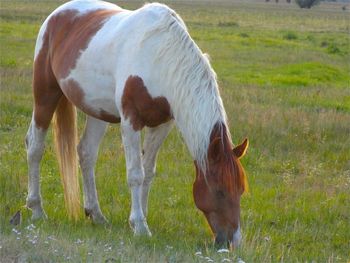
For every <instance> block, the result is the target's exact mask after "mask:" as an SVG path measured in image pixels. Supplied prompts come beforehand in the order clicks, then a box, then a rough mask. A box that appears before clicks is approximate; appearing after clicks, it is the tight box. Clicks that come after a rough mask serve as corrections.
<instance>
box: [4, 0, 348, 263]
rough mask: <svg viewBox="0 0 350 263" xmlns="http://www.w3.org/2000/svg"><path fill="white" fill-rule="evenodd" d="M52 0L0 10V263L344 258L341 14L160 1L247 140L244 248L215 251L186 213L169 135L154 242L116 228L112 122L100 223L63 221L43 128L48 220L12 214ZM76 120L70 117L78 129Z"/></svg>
mask: <svg viewBox="0 0 350 263" xmlns="http://www.w3.org/2000/svg"><path fill="white" fill-rule="evenodd" d="M62 2H63V1H35V2H34V1H18V0H15V1H1V9H0V12H1V13H0V14H1V20H0V73H1V75H0V76H1V86H0V92H1V93H0V145H1V146H0V167H1V169H0V262H209V258H210V259H212V260H214V261H215V262H225V260H224V259H226V261H227V262H229V260H230V261H231V262H237V261H238V259H239V258H241V259H242V260H243V261H245V262H247V263H248V262H349V260H350V194H349V192H350V191H349V189H350V151H349V148H350V136H349V135H350V75H349V73H350V64H349V63H350V62H349V61H350V37H349V31H350V25H349V12H348V11H342V10H341V6H342V5H337V4H332V5H331V4H328V5H327V4H321V5H319V6H317V7H315V8H313V9H311V10H300V9H298V8H297V7H296V6H294V5H287V4H284V3H280V4H278V5H277V4H275V3H272V2H271V3H263V1H261V3H254V2H253V1H248V2H203V1H196V2H192V1H191V2H188V1H183V2H177V1H175V2H174V1H172V2H169V4H170V5H171V6H172V7H173V8H175V9H176V10H177V12H178V13H179V14H180V15H181V16H182V17H183V18H184V20H185V22H186V23H187V25H188V27H189V31H190V33H191V35H192V37H193V38H194V40H195V41H196V42H197V43H198V45H199V46H200V47H201V49H202V50H203V51H204V52H208V53H209V54H210V56H211V61H212V65H213V67H214V69H215V71H216V72H217V74H218V79H219V83H220V89H221V94H222V97H223V100H224V104H225V108H226V111H227V114H228V116H229V121H230V130H231V132H232V135H233V140H234V142H235V143H238V142H240V141H241V140H242V139H243V138H244V137H245V136H247V137H249V139H250V142H251V143H250V148H249V151H248V154H247V155H246V157H245V158H244V160H243V163H244V165H245V167H246V171H247V173H248V179H249V182H250V189H251V191H250V193H249V194H246V195H245V196H244V197H243V199H242V203H241V205H242V230H243V243H242V246H241V247H240V248H239V249H238V250H236V251H234V252H230V253H224V254H220V253H217V252H216V251H215V250H214V249H213V247H212V240H211V234H210V231H209V228H208V226H207V224H206V221H205V219H204V217H203V215H202V214H201V213H200V212H199V211H198V210H197V209H196V208H195V205H194V202H193V199H192V182H193V181H194V167H193V161H192V160H191V158H190V156H189V153H188V151H187V149H186V146H185V145H184V143H183V141H182V139H181V137H180V135H179V133H178V132H177V131H176V130H174V131H173V132H172V133H171V134H170V136H169V137H168V139H167V140H166V142H165V143H164V145H163V147H162V149H161V153H160V155H159V161H158V170H157V171H158V172H157V177H156V179H155V181H154V184H153V188H152V191H151V196H150V213H149V218H148V223H149V226H150V228H151V231H152V232H153V237H152V238H134V237H133V236H132V233H131V230H130V229H129V227H128V214H129V209H130V208H129V206H130V195H129V191H128V188H127V184H126V175H125V162H124V155H123V149H122V144H121V136H120V132H119V127H118V125H113V126H110V128H109V129H108V132H107V134H106V137H105V139H104V140H103V143H102V145H101V148H100V155H99V159H98V164H97V168H96V169H97V171H96V173H97V179H96V180H97V189H98V193H99V197H100V203H101V208H102V211H103V212H104V214H105V215H106V217H107V218H108V219H109V221H110V225H109V226H107V227H98V226H93V225H92V224H91V223H90V222H89V221H88V220H87V219H83V218H82V219H81V220H80V221H78V222H77V223H73V222H70V221H69V220H68V219H67V216H66V212H65V209H64V203H63V191H62V187H61V183H60V177H59V175H58V165H57V162H56V158H55V154H54V150H53V144H52V136H51V133H50V134H49V136H48V139H47V144H46V153H45V155H44V158H43V162H42V177H41V185H42V196H43V200H44V208H45V209H46V212H47V214H48V216H49V219H48V220H47V221H45V222H31V221H30V220H29V217H30V213H29V211H26V210H25V209H24V208H22V207H23V205H24V204H25V198H26V189H27V186H26V184H27V175H26V174H27V167H26V153H25V147H24V137H25V134H26V131H27V128H28V125H29V122H30V119H31V110H32V96H31V75H32V58H33V52H34V44H35V39H36V34H37V32H38V29H39V27H40V25H41V23H42V21H43V20H44V19H45V17H46V16H47V15H48V14H49V13H50V12H51V11H52V10H53V9H54V8H55V7H57V6H58V5H59V4H61V3H62ZM119 3H120V5H121V6H123V7H125V8H130V9H135V8H137V7H138V6H140V5H141V3H139V2H133V1H132V2H130V1H127V2H125V1H124V2H119ZM83 124H84V116H83V115H79V127H80V133H81V129H82V127H83ZM19 209H22V211H23V220H22V224H21V226H19V227H16V228H13V226H11V225H10V224H9V219H10V218H11V216H12V215H13V214H14V213H15V212H16V211H17V210H19ZM32 223H33V224H32ZM196 252H201V254H200V253H197V255H195V253H196ZM206 257H208V258H206Z"/></svg>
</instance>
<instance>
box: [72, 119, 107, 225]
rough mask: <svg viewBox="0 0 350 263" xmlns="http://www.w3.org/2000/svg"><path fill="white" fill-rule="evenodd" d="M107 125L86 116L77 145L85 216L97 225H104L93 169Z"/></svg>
mask: <svg viewBox="0 0 350 263" xmlns="http://www.w3.org/2000/svg"><path fill="white" fill-rule="evenodd" d="M106 127H107V123H106V122H104V121H101V120H98V119H95V118H93V117H90V116H88V117H87V121H86V127H85V132H84V135H83V137H82V138H81V140H80V143H79V145H78V154H79V161H80V167H81V171H82V174H83V183H84V208H85V214H86V216H89V217H91V219H92V221H93V222H94V223H97V224H102V223H106V222H107V220H106V218H105V217H104V216H103V214H102V212H101V209H100V205H99V202H98V198H97V191H96V185H95V175H94V168H95V164H96V159H97V154H98V148H99V145H100V142H101V139H102V137H103V135H104V134H105V131H106Z"/></svg>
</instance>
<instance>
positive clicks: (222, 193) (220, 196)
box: [216, 190, 225, 199]
mask: <svg viewBox="0 0 350 263" xmlns="http://www.w3.org/2000/svg"><path fill="white" fill-rule="evenodd" d="M216 196H217V197H218V198H220V199H223V198H225V193H224V192H223V191H221V190H218V191H216Z"/></svg>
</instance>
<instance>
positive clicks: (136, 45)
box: [26, 0, 248, 245]
mask: <svg viewBox="0 0 350 263" xmlns="http://www.w3.org/2000/svg"><path fill="white" fill-rule="evenodd" d="M33 93H34V110H33V117H32V121H31V124H30V127H29V130H28V133H27V136H26V147H27V157H28V167H29V172H28V173H29V179H28V181H29V182H28V197H27V207H28V208H30V209H31V210H32V218H33V219H36V218H42V217H46V214H45V212H44V210H43V207H42V201H41V195H40V184H39V164H40V161H41V158H42V155H43V151H44V139H45V135H46V133H47V129H48V127H49V124H50V122H51V120H52V118H53V126H54V128H53V130H54V133H55V141H56V149H57V155H58V161H59V164H60V172H61V177H62V183H63V187H64V194H65V195H64V196H65V203H66V208H67V211H68V214H69V215H70V217H71V218H74V219H78V217H79V211H80V200H79V199H80V198H79V182H78V176H77V154H76V146H77V152H78V155H79V162H80V167H81V171H82V177H83V190H84V208H85V214H86V215H87V216H89V217H90V218H91V219H92V221H93V222H95V223H104V222H106V219H105V217H104V216H103V214H102V212H101V210H100V206H99V202H98V197H97V192H96V185H95V178H94V167H95V163H96V159H97V152H98V147H99V143H100V141H101V139H102V137H103V135H104V133H105V130H106V127H107V125H108V123H120V125H121V131H122V141H123V145H124V150H125V159H126V168H127V182H128V186H129V187H130V191H131V213H130V218H129V221H130V225H131V227H132V229H133V231H134V233H135V235H140V234H146V235H151V232H150V231H149V228H148V225H147V222H146V215H147V200H148V193H149V189H150V185H151V182H152V178H153V177H154V175H155V167H156V156H157V152H158V149H159V147H160V145H161V144H162V142H163V140H164V139H165V138H166V136H167V135H168V133H169V131H170V130H171V128H172V127H173V124H175V125H176V127H177V128H178V129H179V130H180V132H181V134H182V136H183V138H184V141H185V143H186V144H187V147H188V149H189V151H190V153H191V155H192V157H193V159H194V164H195V169H196V179H195V182H194V185H193V195H194V201H195V204H196V206H197V207H198V208H199V209H200V210H201V211H202V212H203V213H204V215H205V217H206V218H207V221H208V223H209V225H210V227H211V229H212V231H213V233H214V235H215V240H216V243H217V244H219V245H220V244H227V243H228V242H230V243H232V244H233V245H237V244H238V242H239V240H240V238H241V233H240V197H241V195H242V193H243V192H244V191H245V190H247V182H246V177H245V173H244V170H243V167H242V165H241V163H240V160H239V159H240V158H241V157H242V156H243V155H244V153H245V151H246V149H247V146H248V141H247V140H245V141H244V142H243V143H242V144H240V145H238V146H237V147H235V148H233V145H232V142H231V136H230V133H229V130H228V125H227V118H226V114H225V110H224V107H223V103H222V100H221V97H220V94H219V90H218V84H217V80H216V74H215V72H214V71H213V69H212V68H211V66H210V63H209V61H208V59H207V57H206V56H205V55H204V54H203V53H202V52H201V50H200V49H199V48H198V46H197V45H196V44H195V43H194V41H193V40H192V39H191V37H190V36H189V34H188V31H187V28H186V26H185V24H184V22H183V20H182V19H181V18H180V17H179V16H178V15H177V14H176V13H175V12H174V11H173V10H171V9H170V8H168V7H167V6H165V5H162V4H157V3H154V4H146V5H145V6H143V7H142V8H140V9H138V10H135V11H129V10H125V9H122V8H120V7H118V6H116V5H113V4H110V3H106V2H102V1H96V0H76V1H71V2H68V3H66V4H64V5H62V6H60V7H59V8H57V9H56V10H55V11H54V12H53V13H52V14H50V15H49V17H48V18H47V19H46V20H45V22H44V23H43V25H42V26H41V28H40V31H39V34H38V38H37V42H36V46H35V55H34V76H33ZM76 108H79V109H80V110H81V111H83V112H84V113H86V114H87V122H86V127H85V131H84V134H83V136H82V138H81V140H80V142H79V144H78V143H77V132H76ZM143 128H145V129H146V133H145V138H144V142H143V148H141V130H142V129H143Z"/></svg>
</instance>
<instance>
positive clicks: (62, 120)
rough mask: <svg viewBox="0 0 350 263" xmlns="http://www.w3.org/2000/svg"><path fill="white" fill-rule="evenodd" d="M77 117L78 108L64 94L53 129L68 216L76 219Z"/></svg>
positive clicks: (78, 198)
mask: <svg viewBox="0 0 350 263" xmlns="http://www.w3.org/2000/svg"><path fill="white" fill-rule="evenodd" d="M76 119H77V112H76V108H75V107H74V105H73V104H72V103H70V102H69V101H68V99H67V98H66V97H65V96H62V98H61V99H60V101H59V103H58V106H57V108H56V111H55V115H54V121H53V127H54V129H53V130H54V137H55V145H56V152H57V158H58V162H59V167H60V172H61V179H62V184H63V190H64V200H65V204H66V209H67V212H68V216H69V217H70V218H73V219H75V220H77V219H78V218H79V215H80V189H79V179H78V165H77V152H76V146H77V140H78V138H77V120H76Z"/></svg>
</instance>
